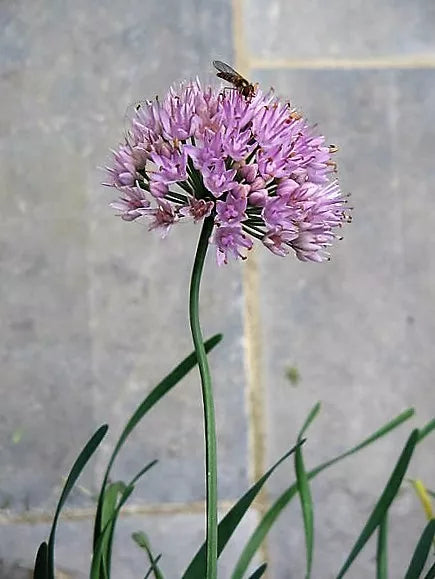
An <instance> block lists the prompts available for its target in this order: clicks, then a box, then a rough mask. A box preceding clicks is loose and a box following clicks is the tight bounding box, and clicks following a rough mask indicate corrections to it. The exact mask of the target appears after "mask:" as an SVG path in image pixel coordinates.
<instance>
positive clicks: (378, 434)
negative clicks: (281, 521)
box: [231, 408, 421, 579]
mask: <svg viewBox="0 0 435 579" xmlns="http://www.w3.org/2000/svg"><path fill="white" fill-rule="evenodd" d="M312 412H313V411H312ZM413 415H414V409H412V408H409V409H408V410H405V411H404V412H402V413H401V414H399V415H398V416H396V418H394V419H393V420H391V421H389V422H388V423H387V424H385V425H384V426H382V427H381V428H380V429H378V430H376V431H375V432H374V433H373V434H371V435H370V436H369V437H368V438H366V439H364V440H363V441H361V442H360V443H359V444H357V445H356V446H354V447H352V448H350V449H349V450H347V451H345V452H343V453H341V454H339V455H338V456H336V457H334V458H332V459H330V460H328V461H326V462H324V463H322V464H320V465H319V466H317V467H316V468H314V469H313V470H311V471H309V472H308V474H307V476H308V480H311V479H312V478H314V477H316V476H317V475H318V474H320V473H321V472H322V471H323V470H325V469H327V468H329V467H331V466H333V465H334V464H336V463H338V462H340V461H341V460H343V459H344V458H347V457H348V456H352V455H353V454H355V453H357V452H359V451H360V450H362V449H364V448H366V447H367V446H369V445H371V444H372V443H373V442H375V441H376V440H379V439H380V438H382V437H383V436H385V435H386V434H388V433H389V432H391V431H392V430H394V429H395V428H397V427H398V426H400V425H401V424H403V423H404V422H405V421H406V420H409V419H410V418H411V416H413ZM308 418H309V417H308ZM307 422H309V421H308V419H307V420H306V422H305V424H306V423H307ZM420 432H421V431H420ZM297 493H298V486H297V483H293V484H292V485H290V487H288V489H287V490H286V491H285V492H284V493H283V494H282V495H281V496H280V497H278V499H277V500H276V501H275V502H274V503H273V505H272V506H271V507H270V508H269V510H268V511H267V512H266V513H265V515H264V516H263V517H262V519H261V521H260V523H259V524H258V525H257V527H256V529H255V530H254V532H253V533H252V535H251V537H250V538H249V540H248V542H247V543H246V545H245V547H244V549H243V551H242V553H241V555H240V557H239V560H238V562H237V564H236V567H235V569H234V571H233V574H232V576H231V577H232V579H243V577H244V575H245V573H246V571H247V569H248V566H249V564H250V562H251V561H252V558H253V557H254V555H255V553H256V552H257V551H258V549H259V548H260V546H261V544H262V542H263V541H264V539H265V538H266V536H267V534H268V532H269V531H270V529H271V528H272V526H273V524H274V523H275V521H276V519H277V518H278V517H279V516H280V514H281V513H282V512H283V511H284V509H285V508H286V506H287V505H288V504H289V502H290V501H291V500H292V498H293V497H294V496H296V494H297Z"/></svg>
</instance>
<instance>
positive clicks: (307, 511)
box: [294, 402, 320, 579]
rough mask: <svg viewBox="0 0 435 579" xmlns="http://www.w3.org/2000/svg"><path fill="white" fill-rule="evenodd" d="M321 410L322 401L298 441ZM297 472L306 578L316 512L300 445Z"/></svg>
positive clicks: (297, 453)
mask: <svg viewBox="0 0 435 579" xmlns="http://www.w3.org/2000/svg"><path fill="white" fill-rule="evenodd" d="M319 410H320V402H318V403H317V404H316V405H315V406H314V408H313V409H312V410H311V412H310V413H309V415H308V417H307V419H306V421H305V423H304V425H303V426H302V429H301V431H300V432H299V434H298V438H297V440H298V442H300V441H301V439H302V436H303V434H304V433H305V431H306V430H307V428H308V427H309V426H310V424H311V423H312V421H313V420H314V418H315V417H316V416H317V414H318V413H319ZM294 463H295V474H296V484H297V488H298V493H299V497H300V501H301V508H302V517H303V520H304V531H305V551H306V560H307V572H306V578H307V579H309V578H310V577H311V567H312V563H313V548H314V512H313V499H312V497H311V490H310V485H309V482H308V475H307V471H306V470H305V464H304V458H303V455H302V448H301V447H300V446H299V447H298V448H297V449H296V452H295V459H294Z"/></svg>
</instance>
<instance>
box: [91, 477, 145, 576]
mask: <svg viewBox="0 0 435 579" xmlns="http://www.w3.org/2000/svg"><path fill="white" fill-rule="evenodd" d="M133 490H134V487H126V489H125V491H124V492H123V494H122V497H121V499H120V501H119V503H118V505H117V506H116V509H115V511H114V513H113V515H112V518H110V519H109V520H108V521H107V523H106V525H105V526H104V528H103V530H102V532H101V533H100V536H99V537H98V541H97V544H96V545H95V547H94V553H93V556H92V563H91V572H90V575H89V579H109V577H110V568H108V567H106V565H105V561H107V550H108V548H109V544H110V537H111V533H112V525H113V523H114V521H115V520H116V518H117V517H118V515H119V512H120V510H121V508H122V507H123V505H124V503H125V502H126V501H127V499H128V498H129V496H130V495H131V493H132V492H133Z"/></svg>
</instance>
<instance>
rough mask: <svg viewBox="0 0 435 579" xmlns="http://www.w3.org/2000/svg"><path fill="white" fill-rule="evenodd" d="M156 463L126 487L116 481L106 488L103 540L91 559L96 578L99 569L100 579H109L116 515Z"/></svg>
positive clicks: (142, 470) (138, 474)
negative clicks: (138, 482) (139, 481)
mask: <svg viewBox="0 0 435 579" xmlns="http://www.w3.org/2000/svg"><path fill="white" fill-rule="evenodd" d="M156 463H157V460H153V461H151V462H150V463H149V464H147V465H146V466H145V467H144V468H142V469H141V470H140V471H139V472H138V473H137V475H136V476H134V477H133V479H132V480H131V481H130V482H129V483H128V484H127V485H126V484H125V483H124V482H122V481H118V482H116V483H111V484H109V485H108V486H107V487H106V492H105V493H104V497H103V503H102V510H101V513H102V514H101V520H102V525H103V533H102V534H101V535H103V538H102V540H101V543H98V545H99V548H98V549H97V548H95V549H94V556H93V558H95V559H96V560H95V562H94V560H93V561H92V564H93V566H94V569H95V571H94V573H95V575H96V576H98V575H97V569H99V572H100V574H101V575H102V578H107V579H109V578H110V573H111V561H112V544H113V537H114V533H115V526H116V522H117V520H118V515H119V513H120V511H121V508H122V506H123V505H124V504H125V502H126V501H127V499H128V498H129V496H130V495H131V494H132V492H133V490H134V486H135V484H136V482H137V481H138V480H139V479H140V477H141V476H143V475H144V474H145V473H146V472H147V471H148V470H149V469H150V468H152V467H153V466H154V465H155V464H156ZM118 499H119V501H118Z"/></svg>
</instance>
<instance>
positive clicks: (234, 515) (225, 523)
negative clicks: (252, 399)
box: [182, 441, 304, 579]
mask: <svg viewBox="0 0 435 579" xmlns="http://www.w3.org/2000/svg"><path fill="white" fill-rule="evenodd" d="M303 442H304V441H301V442H300V443H298V444H296V445H295V446H293V448H291V449H290V450H289V451H288V452H286V454H284V456H282V457H281V458H280V459H279V460H278V461H277V462H276V463H275V464H274V465H273V466H272V467H271V468H270V469H269V470H268V471H267V472H266V474H264V475H263V476H262V477H261V478H260V479H259V480H258V481H257V482H256V483H255V484H254V485H253V486H252V487H251V488H250V489H249V490H248V491H247V492H246V493H245V494H244V495H243V497H242V498H241V499H239V500H238V501H237V503H236V504H235V505H234V506H233V507H232V508H231V509H230V510H229V511H228V513H227V514H226V515H225V517H224V518H223V519H222V521H221V522H220V523H219V526H218V545H217V548H218V556H219V555H220V554H221V553H222V551H223V549H224V547H225V545H226V544H227V543H228V541H229V540H230V538H231V535H232V534H233V533H234V531H235V529H236V527H237V526H238V524H239V523H240V521H241V520H242V517H243V515H244V514H245V513H246V511H247V510H248V509H249V507H250V506H251V504H252V502H253V500H254V499H255V497H256V496H257V494H258V493H259V492H260V490H261V489H262V487H263V486H264V484H265V483H266V481H267V479H268V478H269V477H270V475H271V474H272V473H273V471H274V470H275V469H276V468H277V467H278V466H279V465H280V464H281V463H282V462H283V461H284V460H285V459H286V458H288V457H289V456H290V455H291V454H292V453H293V452H294V451H295V450H296V448H297V447H298V446H299V445H300V444H302V443H303ZM205 570H206V558H205V543H203V544H202V546H201V547H200V549H199V551H198V552H197V553H196V555H195V557H194V558H193V559H192V561H191V562H190V564H189V567H188V568H187V570H186V571H185V572H184V574H183V577H182V579H198V578H199V577H205V576H206V574H205Z"/></svg>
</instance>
